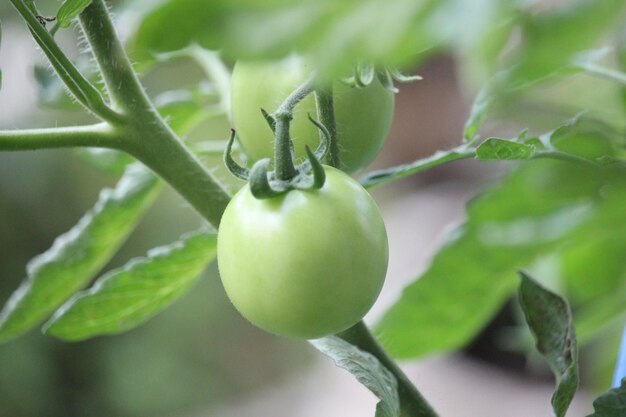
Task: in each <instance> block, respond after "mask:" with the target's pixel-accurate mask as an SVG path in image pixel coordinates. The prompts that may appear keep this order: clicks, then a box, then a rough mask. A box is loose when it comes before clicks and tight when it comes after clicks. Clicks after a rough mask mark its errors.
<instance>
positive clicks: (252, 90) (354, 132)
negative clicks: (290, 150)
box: [232, 57, 394, 172]
mask: <svg viewBox="0 0 626 417" xmlns="http://www.w3.org/2000/svg"><path fill="white" fill-rule="evenodd" d="M310 73H311V69H310V68H309V67H308V66H307V64H306V63H305V62H304V61H302V60H301V59H299V58H296V57H291V58H288V59H286V60H283V61H256V62H241V61H240V62H237V64H236V65H235V68H234V69H233V77H232V117H233V124H234V126H235V130H237V134H238V137H239V141H240V143H241V145H242V147H243V149H244V151H245V152H246V154H247V155H248V157H249V158H250V159H251V160H252V161H253V162H254V161H257V160H259V159H262V158H267V157H272V156H273V154H274V151H273V147H274V136H273V134H272V131H271V130H270V128H269V126H268V125H267V123H266V121H265V119H264V118H263V116H262V115H261V111H260V109H261V108H263V109H264V110H266V111H267V112H270V113H271V112H273V111H275V110H276V109H277V108H278V107H279V106H280V104H281V103H282V102H283V100H285V98H287V96H288V95H289V94H290V93H292V92H293V91H294V90H295V89H296V88H297V87H298V86H300V85H301V84H302V83H303V82H304V81H305V80H306V79H307V78H308V77H309V75H310ZM333 99H334V105H335V119H336V127H337V138H338V143H339V147H340V159H341V162H342V167H341V168H342V169H344V170H345V171H348V172H354V171H356V170H357V169H359V168H363V167H365V166H367V165H368V164H369V163H370V162H372V161H373V160H374V158H375V157H376V155H377V154H378V152H379V151H380V149H381V148H382V146H383V143H384V142H385V139H386V137H387V134H388V133H389V127H390V126H391V119H392V116H393V107H394V94H393V92H391V91H389V90H387V89H385V88H384V87H383V86H382V85H381V84H380V82H379V81H378V79H375V80H374V81H373V82H372V83H371V84H370V85H369V86H367V87H365V88H357V87H350V86H348V85H345V84H343V83H340V82H335V83H334V85H333ZM307 113H309V114H311V116H312V117H316V114H317V111H316V107H315V98H314V97H313V95H310V96H308V97H307V98H305V99H304V100H303V101H302V102H301V103H300V104H298V106H297V107H296V110H295V113H294V119H293V121H292V123H291V129H290V132H291V137H292V139H293V143H294V146H295V152H296V156H297V157H300V158H303V157H305V155H306V154H305V151H304V145H305V144H306V145H309V147H311V149H315V148H316V147H317V144H318V143H319V141H320V139H319V131H318V129H317V128H316V127H315V126H314V125H313V124H312V123H311V122H310V121H309V120H308V118H307Z"/></svg>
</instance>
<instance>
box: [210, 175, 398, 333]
mask: <svg viewBox="0 0 626 417" xmlns="http://www.w3.org/2000/svg"><path fill="white" fill-rule="evenodd" d="M325 170H326V182H325V184H324V186H323V187H322V188H320V189H318V190H291V191H288V192H287V193H286V194H283V195H280V196H278V197H275V198H271V199H265V200H258V199H256V198H254V197H253V195H252V193H251V192H250V188H249V186H248V185H246V186H244V187H243V188H242V189H241V190H239V192H238V193H237V194H236V195H235V196H234V197H233V199H232V201H231V202H230V203H229V205H228V206H227V208H226V211H225V212H224V215H223V217H222V220H221V223H220V228H219V232H218V237H217V260H218V266H219V271H220V276H221V278H222V283H223V284H224V288H225V289H226V293H227V294H228V296H229V298H230V300H231V301H232V303H233V305H234V306H235V308H237V310H239V312H240V313H241V314H242V315H243V316H244V317H245V318H246V319H248V320H249V321H250V322H251V323H253V324H255V325H256V326H258V327H260V328H262V329H264V330H266V331H268V332H271V333H275V334H279V335H283V336H290V337H297V338H305V339H313V338H318V337H322V336H326V335H329V334H333V333H336V332H339V331H342V330H345V329H347V328H348V327H350V326H352V325H354V324H356V323H357V322H358V321H359V320H360V319H361V318H362V317H363V316H364V315H365V313H367V311H368V310H369V309H370V307H371V306H372V304H374V301H375V300H376V298H377V297H378V294H379V292H380V289H381V287H382V285H383V281H384V278H385V274H386V272H387V260H388V247H387V234H386V231H385V225H384V223H383V220H382V217H381V215H380V212H379V211H378V207H377V206H376V203H375V202H374V200H373V199H372V197H371V196H370V195H369V194H368V193H367V191H365V189H364V188H363V187H361V185H360V184H359V183H357V182H356V181H354V180H353V179H352V178H351V177H350V176H348V175H347V174H345V173H343V172H341V171H339V170H337V169H334V168H330V167H325Z"/></svg>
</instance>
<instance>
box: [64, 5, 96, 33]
mask: <svg viewBox="0 0 626 417" xmlns="http://www.w3.org/2000/svg"><path fill="white" fill-rule="evenodd" d="M90 4H91V0H65V2H64V3H63V4H62V5H61V7H60V8H59V11H58V12H57V22H58V24H59V26H60V27H62V28H66V27H69V25H70V24H71V23H72V20H74V19H75V18H76V16H78V15H79V14H81V13H82V12H83V10H85V9H86V8H87V7H88V6H89V5H90Z"/></svg>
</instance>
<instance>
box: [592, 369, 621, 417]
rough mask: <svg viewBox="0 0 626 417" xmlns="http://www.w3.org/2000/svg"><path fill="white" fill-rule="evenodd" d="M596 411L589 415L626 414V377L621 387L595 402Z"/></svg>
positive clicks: (606, 416) (604, 416)
mask: <svg viewBox="0 0 626 417" xmlns="http://www.w3.org/2000/svg"><path fill="white" fill-rule="evenodd" d="M593 409H594V412H593V413H591V414H589V415H588V416H587V417H623V416H624V415H625V414H626V378H624V379H622V385H621V386H620V387H619V388H613V389H611V390H609V391H607V392H606V393H604V394H602V395H601V396H599V397H598V398H597V399H596V400H595V401H594V402H593Z"/></svg>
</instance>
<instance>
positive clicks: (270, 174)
mask: <svg viewBox="0 0 626 417" xmlns="http://www.w3.org/2000/svg"><path fill="white" fill-rule="evenodd" d="M261 113H262V114H263V117H264V118H265V120H266V121H267V123H268V124H269V126H270V128H271V129H272V131H273V132H274V133H275V130H276V119H275V118H274V117H273V116H271V115H270V114H269V113H267V112H266V111H265V110H263V109H261ZM308 117H309V120H310V121H311V123H313V124H314V125H315V126H316V127H317V128H318V129H319V130H320V132H321V133H322V134H321V135H320V137H321V138H322V140H321V142H320V144H319V145H318V147H317V149H316V150H315V151H312V150H311V149H310V148H309V147H308V146H305V150H306V155H307V159H306V160H305V161H304V162H302V163H301V164H299V165H297V166H295V167H294V170H295V174H294V175H293V176H292V177H291V178H288V179H281V178H279V176H278V175H277V174H276V171H275V170H274V171H270V163H271V160H270V158H263V159H261V160H259V161H257V162H256V163H255V164H254V165H253V166H252V168H251V169H248V168H246V167H243V166H241V165H240V164H238V163H237V162H236V161H235V160H234V159H233V157H232V148H233V144H234V142H235V139H236V137H237V134H236V132H235V130H234V129H231V134H230V138H229V140H228V144H227V145H226V150H225V152H224V163H225V164H226V167H227V168H228V170H229V171H230V172H231V173H232V174H233V175H235V176H236V177H237V178H240V179H242V180H245V181H249V183H250V191H251V192H252V195H253V196H254V197H255V198H257V199H260V200H262V199H266V198H273V197H276V196H278V195H281V194H284V193H286V192H288V191H289V190H293V189H298V190H309V189H319V188H322V187H323V186H324V182H325V181H326V174H325V172H324V168H323V166H322V163H321V162H320V161H322V160H323V159H324V158H325V157H326V155H327V154H328V150H329V148H330V140H331V139H330V133H329V132H328V129H327V128H326V127H325V126H324V125H323V124H322V123H320V122H319V121H317V120H315V119H313V118H312V117H311V115H310V114H309V115H308ZM291 153H292V158H293V146H292V147H291Z"/></svg>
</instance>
